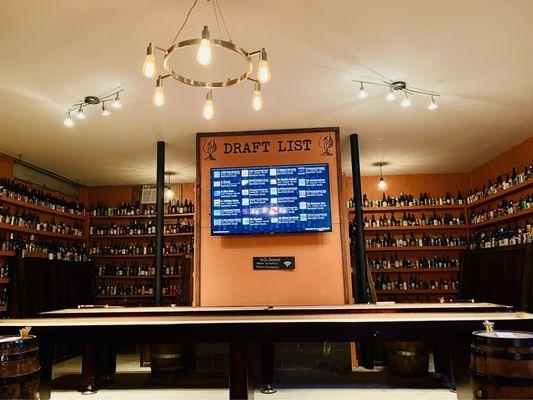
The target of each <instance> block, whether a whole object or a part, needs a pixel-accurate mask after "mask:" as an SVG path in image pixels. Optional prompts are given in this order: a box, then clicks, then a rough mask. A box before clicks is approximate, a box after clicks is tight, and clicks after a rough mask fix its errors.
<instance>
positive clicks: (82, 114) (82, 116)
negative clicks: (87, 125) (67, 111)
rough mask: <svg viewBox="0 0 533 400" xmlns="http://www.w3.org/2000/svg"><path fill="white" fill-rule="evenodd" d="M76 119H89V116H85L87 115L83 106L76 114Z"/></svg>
mask: <svg viewBox="0 0 533 400" xmlns="http://www.w3.org/2000/svg"><path fill="white" fill-rule="evenodd" d="M76 118H78V119H85V118H87V116H86V115H85V113H84V112H83V108H82V106H80V108H79V110H78V113H77V114H76Z"/></svg>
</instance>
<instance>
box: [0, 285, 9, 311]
mask: <svg viewBox="0 0 533 400" xmlns="http://www.w3.org/2000/svg"><path fill="white" fill-rule="evenodd" d="M7 294H8V291H7V285H4V287H2V288H0V307H7Z"/></svg>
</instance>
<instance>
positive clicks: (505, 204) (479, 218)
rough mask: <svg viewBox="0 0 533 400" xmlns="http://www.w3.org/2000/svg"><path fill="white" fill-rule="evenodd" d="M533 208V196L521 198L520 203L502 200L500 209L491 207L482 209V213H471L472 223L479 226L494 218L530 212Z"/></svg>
mask: <svg viewBox="0 0 533 400" xmlns="http://www.w3.org/2000/svg"><path fill="white" fill-rule="evenodd" d="M532 206H533V194H528V195H527V196H526V197H523V198H522V197H521V198H520V199H519V200H518V201H513V200H505V199H504V200H502V201H501V204H500V206H499V207H498V208H496V209H494V210H493V209H492V208H491V207H486V208H482V209H481V210H480V211H478V212H475V211H472V212H471V213H470V223H471V224H477V223H480V222H484V221H490V220H491V219H494V218H499V217H503V216H505V215H510V214H514V213H516V212H519V211H523V210H529V209H530V208H531V207H532Z"/></svg>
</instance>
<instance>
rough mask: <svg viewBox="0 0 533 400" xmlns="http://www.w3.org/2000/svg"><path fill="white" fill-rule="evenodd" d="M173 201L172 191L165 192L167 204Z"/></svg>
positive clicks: (169, 189) (168, 189)
mask: <svg viewBox="0 0 533 400" xmlns="http://www.w3.org/2000/svg"><path fill="white" fill-rule="evenodd" d="M172 199H174V191H173V190H172V189H171V188H166V190H165V201H167V202H169V201H171V200H172Z"/></svg>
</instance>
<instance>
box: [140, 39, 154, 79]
mask: <svg viewBox="0 0 533 400" xmlns="http://www.w3.org/2000/svg"><path fill="white" fill-rule="evenodd" d="M142 74H143V75H144V76H146V77H147V78H153V77H154V76H155V74H156V67H155V55H154V45H153V44H152V43H150V44H149V45H148V48H147V49H146V58H145V59H144V63H143V67H142Z"/></svg>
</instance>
